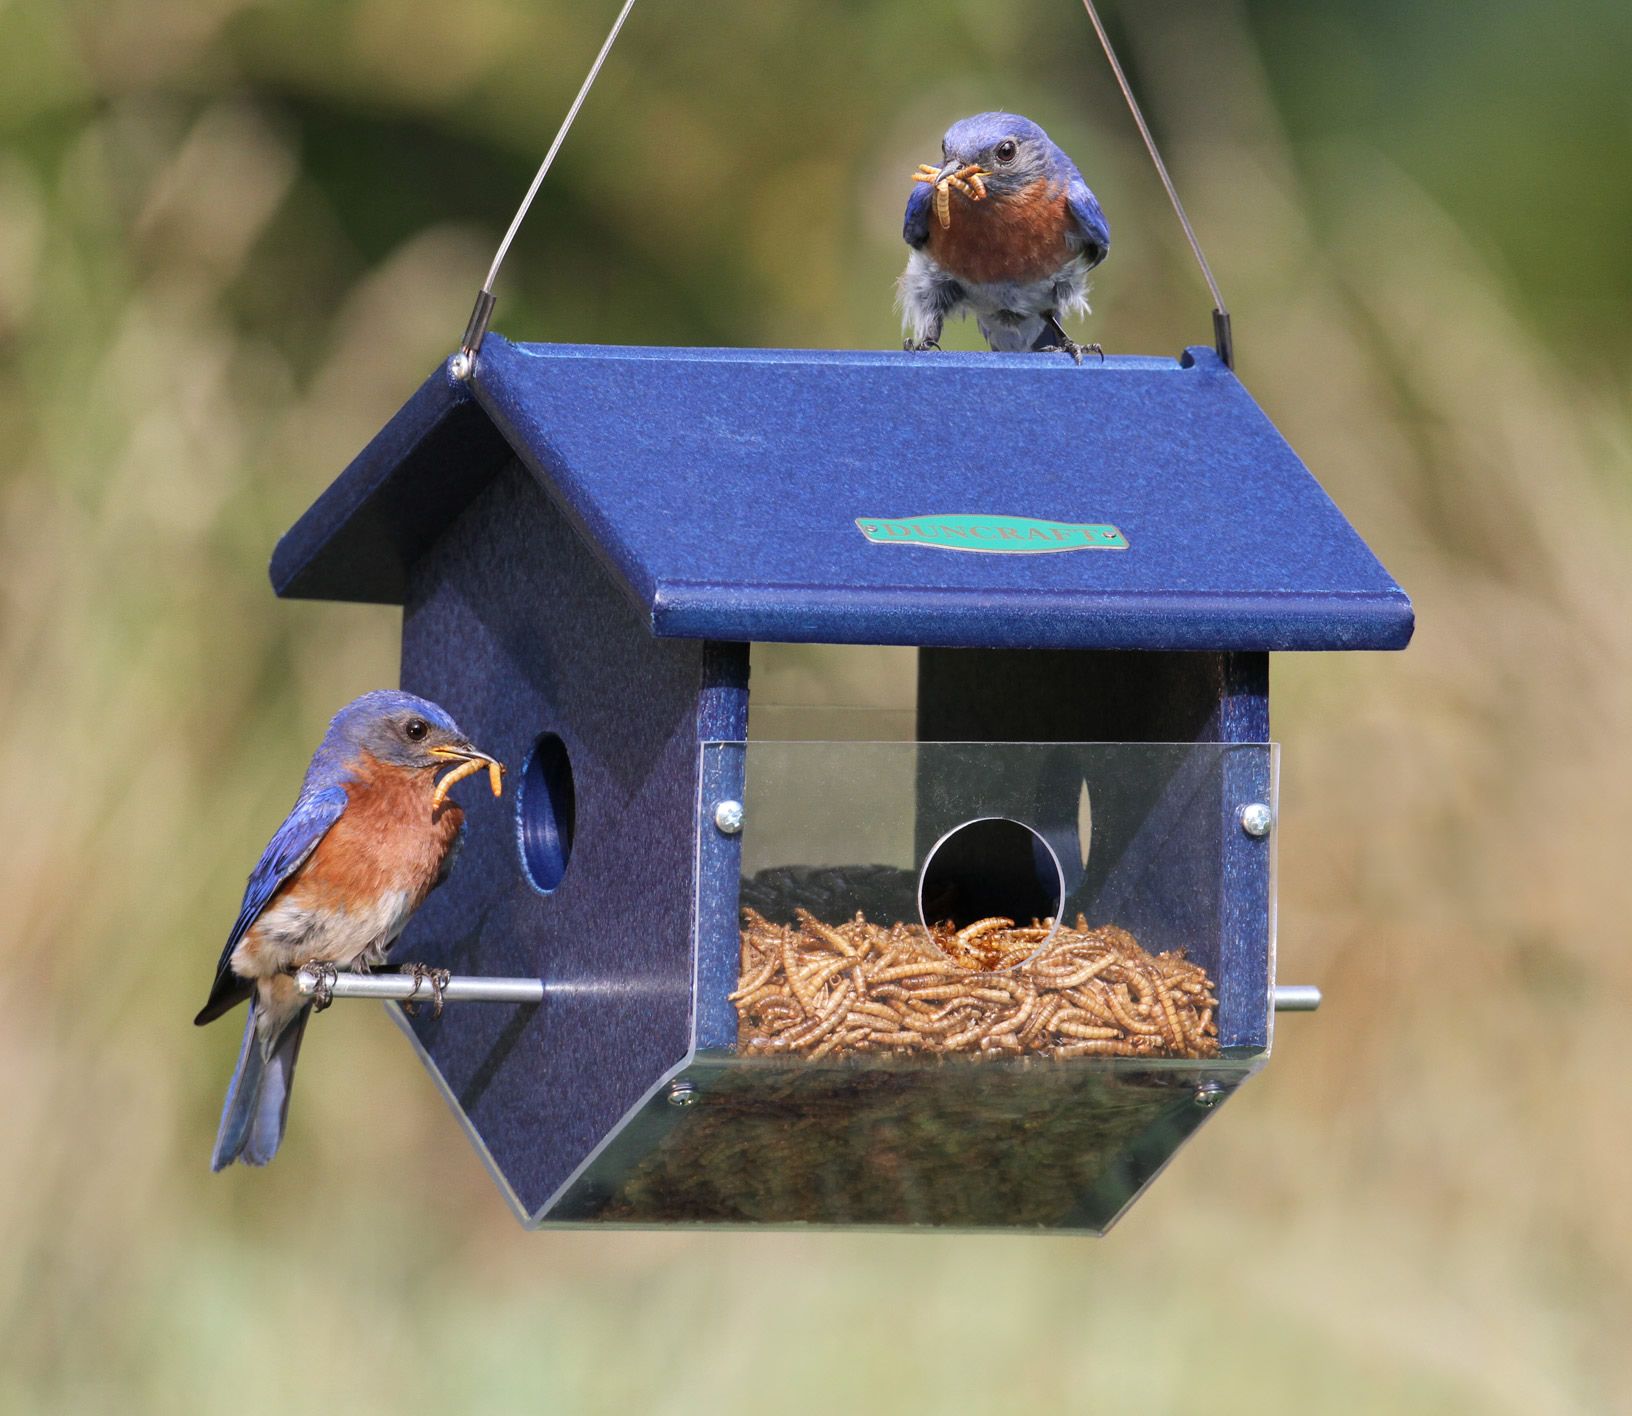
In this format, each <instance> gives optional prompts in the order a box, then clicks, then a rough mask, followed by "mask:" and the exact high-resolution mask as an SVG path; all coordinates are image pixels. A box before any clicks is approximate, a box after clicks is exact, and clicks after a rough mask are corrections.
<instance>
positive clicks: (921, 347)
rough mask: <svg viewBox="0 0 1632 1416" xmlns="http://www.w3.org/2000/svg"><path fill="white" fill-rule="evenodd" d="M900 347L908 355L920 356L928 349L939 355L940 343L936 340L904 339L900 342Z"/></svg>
mask: <svg viewBox="0 0 1632 1416" xmlns="http://www.w3.org/2000/svg"><path fill="white" fill-rule="evenodd" d="M901 347H902V349H904V350H906V352H907V353H908V354H922V353H924V352H925V351H927V350H930V349H933V350H934V351H935V352H936V353H937V354H939V353H940V352H941V341H940V340H938V339H916V340H915V339H904V340H902V341H901Z"/></svg>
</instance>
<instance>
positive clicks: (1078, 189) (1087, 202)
mask: <svg viewBox="0 0 1632 1416" xmlns="http://www.w3.org/2000/svg"><path fill="white" fill-rule="evenodd" d="M1065 210H1066V214H1067V215H1068V216H1069V217H1070V218H1071V241H1072V244H1073V245H1074V246H1076V248H1077V249H1078V250H1080V251H1081V252H1082V253H1083V255H1085V256H1087V258H1088V268H1089V269H1090V270H1092V269H1093V268H1094V267H1095V266H1097V265H1098V264H1099V263H1100V262H1101V261H1102V260H1104V259H1105V255H1106V253H1107V252H1108V251H1109V250H1110V249H1111V228H1110V226H1109V225H1108V224H1107V223H1106V221H1105V213H1104V212H1102V211H1101V210H1100V209H1099V202H1098V200H1097V199H1096V198H1095V196H1094V194H1093V193H1092V192H1090V191H1089V190H1088V184H1087V183H1086V182H1084V181H1083V180H1082V174H1081V173H1079V172H1077V171H1076V169H1075V168H1073V169H1072V171H1071V180H1070V183H1069V185H1068V187H1067V195H1066V204H1065Z"/></svg>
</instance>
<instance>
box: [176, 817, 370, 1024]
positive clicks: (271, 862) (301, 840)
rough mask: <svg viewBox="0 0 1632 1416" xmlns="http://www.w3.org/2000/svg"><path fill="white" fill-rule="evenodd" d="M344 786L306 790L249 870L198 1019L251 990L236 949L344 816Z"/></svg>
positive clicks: (224, 1008)
mask: <svg viewBox="0 0 1632 1416" xmlns="http://www.w3.org/2000/svg"><path fill="white" fill-rule="evenodd" d="M346 800H347V798H346V791H345V788H344V787H338V786H335V787H322V788H319V789H318V790H316V791H310V792H302V793H301V794H300V800H299V801H297V802H296V803H295V805H294V809H293V810H292V811H291V812H290V813H289V815H288V816H286V817H285V818H284V821H283V825H281V826H279V827H278V829H277V831H276V832H275V833H274V834H273V836H272V839H271V840H270V841H268V842H267V846H266V849H265V850H264V851H262V852H261V858H260V860H259V861H258V862H257V863H256V866H255V869H254V870H252V871H250V873H249V884H248V885H246V886H245V887H244V903H243V904H242V906H240V907H239V910H238V919H237V921H236V922H235V923H234V924H233V926H232V933H231V934H229V935H228V936H227V943H226V947H225V948H224V949H222V951H221V962H220V963H219V964H218V965H217V966H216V974H215V987H214V988H213V989H211V991H210V1000H209V1002H208V1003H206V1004H205V1005H204V1007H203V1008H202V1009H201V1010H200V1011H199V1014H198V1017H196V1018H195V1019H194V1020H193V1021H194V1022H196V1023H207V1022H210V1021H211V1020H212V1019H214V1018H218V1017H220V1016H221V1014H222V1013H225V1012H227V1011H228V1010H229V1009H231V1008H233V1007H235V1006H236V1005H237V1004H238V1003H240V1002H241V1001H242V1000H243V999H244V998H246V997H247V996H248V985H247V984H245V983H244V982H243V980H241V979H239V978H238V977H237V975H235V974H234V973H233V972H232V968H231V966H230V965H231V959H232V951H233V950H234V949H236V948H237V947H238V941H239V940H240V939H242V938H243V937H244V934H245V932H246V931H247V930H248V929H249V927H250V926H251V925H252V924H254V923H255V921H256V920H257V919H259V918H260V915H261V911H262V910H264V909H265V908H266V907H267V905H268V904H269V903H270V902H271V899H272V897H273V896H274V895H275V894H277V892H278V887H279V886H280V885H282V884H283V882H284V881H285V880H287V879H288V878H289V877H290V876H291V875H293V874H294V873H295V872H296V871H297V870H299V869H300V867H301V866H302V865H304V864H305V863H306V860H307V857H309V856H310V855H311V853H312V852H313V851H315V850H316V849H317V843H318V842H319V841H321V840H322V839H323V837H324V836H326V835H327V834H328V831H329V827H331V826H333V825H334V823H335V822H336V821H338V820H339V819H340V814H341V812H343V811H344V810H345V809H346Z"/></svg>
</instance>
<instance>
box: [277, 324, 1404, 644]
mask: <svg viewBox="0 0 1632 1416" xmlns="http://www.w3.org/2000/svg"><path fill="white" fill-rule="evenodd" d="M511 449H513V450H514V452H515V454H517V455H519V457H520V458H521V460H522V461H523V462H524V463H525V464H526V465H527V466H528V467H529V468H530V469H531V471H532V472H533V474H534V475H535V476H536V477H537V479H538V481H539V483H540V486H541V487H542V489H543V491H544V492H545V493H547V494H548V495H549V496H551V497H552V498H554V499H555V501H556V502H557V503H558V504H559V505H560V507H561V508H562V509H563V511H564V512H565V513H566V515H567V516H568V517H569V518H570V519H571V520H572V522H573V523H574V525H576V526H577V528H578V529H579V531H580V532H581V533H582V534H583V535H584V537H585V538H586V539H587V540H588V541H589V543H590V544H591V545H592V546H593V547H594V548H595V549H596V550H597V552H598V553H599V555H600V557H601V560H602V561H603V563H604V564H605V565H606V566H607V568H608V569H609V570H610V571H611V573H612V574H613V576H614V577H615V578H616V579H617V580H618V581H619V583H620V584H621V585H622V587H623V589H624V590H625V592H626V593H627V594H628V596H629V598H630V600H631V601H632V602H633V604H634V606H635V608H636V610H637V612H638V613H639V614H640V615H641V617H642V619H643V620H644V621H645V622H646V623H647V624H649V626H650V628H651V630H652V632H653V633H654V634H657V635H674V636H682V637H694V638H712V639H728V640H786V641H804V642H825V643H878V644H926V645H928V644H932V645H949V646H988V647H1016V648H1079V649H1090V648H1093V649H1266V650H1273V649H1397V648H1401V647H1403V646H1404V645H1405V643H1406V642H1407V641H1408V640H1409V639H1410V637H1411V629H1412V612H1411V602H1410V600H1409V599H1408V598H1407V597H1406V595H1405V592H1404V591H1403V590H1401V589H1400V587H1399V586H1398V585H1397V584H1395V582H1394V580H1393V579H1392V578H1391V577H1390V576H1389V574H1388V572H1387V571H1385V570H1384V569H1383V567H1382V566H1381V565H1380V564H1379V563H1378V561H1377V559H1376V558H1375V557H1374V556H1373V555H1372V554H1371V552H1370V550H1368V549H1367V547H1366V545H1365V543H1364V542H1363V541H1362V540H1361V539H1360V537H1359V536H1358V535H1357V534H1356V533H1355V531H1354V529H1353V528H1352V527H1351V526H1350V525H1349V524H1348V522H1347V521H1346V520H1344V518H1343V514H1342V513H1341V512H1340V511H1339V510H1338V509H1337V507H1336V506H1334V505H1333V503H1332V501H1331V500H1330V498H1328V497H1327V495H1326V494H1325V492H1323V491H1322V490H1321V488H1320V485H1319V484H1318V483H1317V482H1316V481H1315V479H1314V478H1313V477H1312V476H1311V475H1310V474H1309V472H1308V470H1307V469H1306V468H1305V467H1304V465H1303V463H1302V462H1300V461H1299V460H1298V457H1297V454H1296V453H1294V452H1293V451H1292V449H1291V448H1290V447H1289V446H1288V445H1287V443H1286V441H1285V440H1284V439H1283V438H1282V437H1281V436H1280V434H1279V433H1278V432H1276V430H1275V428H1274V426H1273V425H1272V424H1271V423H1270V421H1269V419H1268V418H1267V417H1265V416H1264V414H1263V412H1262V410H1260V409H1259V407H1258V405H1257V404H1256V403H1254V402H1253V401H1252V398H1251V397H1250V396H1249V395H1248V393H1247V391H1246V389H1245V388H1244V387H1242V385H1241V383H1240V381H1239V380H1238V379H1237V378H1236V377H1235V375H1234V374H1233V373H1231V372H1230V371H1229V370H1228V369H1227V368H1225V367H1224V366H1223V364H1222V363H1221V362H1220V361H1219V359H1218V357H1217V356H1216V355H1215V354H1214V353H1213V351H1212V350H1210V349H1205V348H1200V349H1191V350H1188V351H1187V352H1186V353H1185V355H1184V357H1183V358H1182V359H1180V360H1170V359H1155V358H1141V357H1113V358H1109V359H1107V360H1105V362H1104V363H1103V364H1101V363H1100V362H1099V361H1098V360H1096V359H1093V358H1090V359H1089V360H1088V361H1087V362H1086V363H1084V364H1083V365H1082V366H1081V367H1077V366H1076V365H1074V364H1072V362H1071V361H1070V360H1069V359H1067V358H1065V357H1063V356H1053V355H1031V354H1019V355H1017V354H952V353H945V354H941V353H930V354H898V353H893V352H890V353H882V352H880V353H873V352H849V351H843V352H841V351H805V350H778V349H741V350H737V349H641V348H616V347H602V346H571V345H549V344H512V343H510V342H509V341H507V340H505V339H502V338H500V337H498V336H490V337H489V338H488V341H487V343H486V344H485V346H484V347H483V350H482V354H481V358H480V360H479V361H478V366H477V371H476V376H475V378H474V379H473V380H472V381H471V383H469V384H463V383H459V382H457V381H456V380H454V379H452V378H451V377H450V376H449V375H448V374H447V372H446V370H445V369H443V370H439V371H438V372H437V373H435V374H433V375H432V377H431V378H430V379H429V380H427V381H426V383H425V384H424V386H423V387H421V389H420V390H419V392H418V393H416V394H415V395H414V397H413V398H412V399H410V400H409V402H408V403H407V404H406V405H405V406H404V407H403V409H402V410H401V411H400V412H399V413H398V414H397V415H396V417H395V418H393V419H392V420H391V422H390V423H388V424H387V425H386V427H385V429H384V430H383V431H382V432H381V433H380V434H379V436H378V437H376V438H375V440H374V441H373V442H372V443H370V444H369V446H368V447H367V448H366V449H365V450H364V451H363V452H362V454H361V455H360V456H359V457H358V458H357V459H356V461H354V462H353V463H352V465H351V466H350V467H348V468H347V469H346V471H345V472H344V473H343V474H342V475H341V476H340V478H339V479H338V480H337V481H336V482H335V483H334V485H333V486H331V487H330V488H329V490H328V491H327V492H325V493H324V494H323V496H322V497H320V498H319V499H318V501H317V502H316V503H315V504H314V505H313V506H312V508H311V509H310V510H309V511H308V512H307V513H306V514H305V515H304V516H303V517H302V518H301V519H300V521H299V522H298V523H297V524H296V525H295V526H294V527H293V529H291V530H290V532H289V533H288V534H287V535H286V536H285V537H284V538H283V539H282V541H280V542H279V544H278V548H277V551H276V553H275V554H274V556H273V560H272V579H273V584H274V586H275V587H276V589H277V591H278V593H279V594H280V595H291V596H304V597H319V598H333V599H350V600H375V601H385V602H400V601H401V599H402V597H403V593H404V587H405V577H406V568H407V566H408V565H410V564H411V563H412V561H413V560H414V558H415V557H416V556H418V555H419V554H421V553H422V552H423V551H424V549H425V548H426V547H428V546H429V545H430V544H431V543H432V542H433V541H434V540H435V538H436V537H437V536H438V535H439V534H440V533H441V531H442V529H443V528H444V527H446V526H447V524H448V523H449V522H450V521H451V520H452V519H453V517H455V516H457V515H458V514H459V512H460V511H461V510H462V509H463V508H464V507H465V506H466V505H468V504H469V502H470V501H471V500H472V499H473V498H474V497H475V496H476V495H477V494H478V493H479V492H480V491H481V490H482V488H483V487H485V486H486V485H487V483H488V482H489V481H491V480H492V478H493V477H494V475H495V474H496V473H497V472H498V470H499V469H500V467H502V466H503V465H504V463H505V462H506V461H507V460H508V458H509V456H510V450H511ZM990 517H1007V518H1024V519H1028V520H1030V519H1034V520H1037V521H1042V522H1052V523H1069V524H1071V525H1081V524H1084V523H1091V524H1094V525H1104V526H1109V527H1114V528H1115V532H1119V533H1120V538H1121V539H1124V540H1125V542H1126V547H1125V549H1103V548H1095V549H1086V550H1081V551H1071V552H1064V553H1057V554H1049V555H1028V554H983V555H977V554H968V553H967V552H966V551H963V550H957V549H947V548H945V547H943V546H935V545H925V544H912V543H910V542H911V540H912V537H913V536H914V535H920V533H917V532H910V533H909V532H908V531H906V530H904V529H903V523H904V522H906V521H909V520H912V519H924V520H925V523H926V527H927V531H926V532H925V533H922V534H927V535H928V536H929V538H930V539H940V540H945V541H950V542H952V543H953V544H957V543H958V542H959V541H963V540H967V539H968V538H969V537H970V536H974V537H976V538H977V540H976V542H974V543H971V548H973V545H974V544H978V542H979V540H980V539H990V538H993V537H995V536H997V535H998V534H999V533H998V532H997V531H996V530H994V529H993V526H994V525H998V524H1002V523H987V522H985V521H984V520H977V521H976V522H974V523H971V522H970V521H969V520H967V518H977V519H983V518H990ZM880 520H882V521H888V522H889V523H890V527H886V528H882V531H880V530H879V528H877V525H876V523H877V522H878V521H880ZM1008 524H1010V525H1013V524H1016V523H1008ZM863 525H866V526H871V527H874V529H875V534H882V535H883V536H884V537H885V542H884V543H882V544H880V543H879V541H878V540H876V539H870V538H869V536H868V535H867V534H864V530H863ZM971 525H974V526H976V527H977V528H983V529H975V530H973V531H971V530H970V527H971ZM937 528H940V529H937ZM892 529H893V530H894V532H895V533H896V535H897V540H898V542H900V541H905V542H906V543H896V544H891V543H889V533H890V531H891V530H892ZM1053 534H1054V533H1053V532H1052V531H1048V530H1046V529H1044V530H1037V531H1032V532H1031V533H1030V535H1031V536H1032V537H1033V539H1034V540H1040V539H1042V538H1043V537H1045V536H1049V535H1053ZM1087 534H1088V535H1089V536H1090V537H1092V536H1093V535H1094V534H1096V533H1087ZM920 538H921V536H920ZM1006 539H1007V541H1008V544H1005V545H1002V546H1000V547H999V549H1013V548H1014V546H1015V545H1018V544H1020V542H1019V540H1018V539H1017V538H1006ZM1116 539H1117V538H1116V536H1115V533H1113V532H1106V533H1103V540H1104V542H1105V543H1106V544H1112V543H1114V541H1115V540H1116Z"/></svg>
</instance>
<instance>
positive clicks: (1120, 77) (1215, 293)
mask: <svg viewBox="0 0 1632 1416" xmlns="http://www.w3.org/2000/svg"><path fill="white" fill-rule="evenodd" d="M1082 8H1083V9H1085V10H1086V11H1087V12H1088V18H1089V19H1090V20H1091V21H1092V22H1093V26H1094V33H1095V34H1097V35H1098V36H1099V44H1100V48H1102V49H1103V50H1104V51H1105V57H1106V58H1107V59H1108V60H1110V64H1111V72H1112V73H1113V74H1115V75H1116V86H1117V87H1118V88H1119V89H1121V90H1122V97H1123V98H1124V99H1125V100H1126V101H1127V105H1128V112H1130V113H1131V114H1133V121H1134V122H1135V123H1136V124H1137V125H1138V128H1139V136H1140V137H1141V138H1143V139H1144V140H1145V151H1146V152H1148V153H1149V154H1150V160H1151V162H1152V163H1154V164H1155V166H1156V175H1157V176H1158V177H1160V178H1161V179H1162V186H1163V187H1165V188H1166V189H1167V199H1168V201H1170V202H1172V203H1173V214H1174V215H1175V216H1177V217H1178V218H1179V225H1180V226H1182V227H1184V234H1185V238H1186V239H1187V240H1188V241H1189V242H1190V249H1191V250H1192V251H1193V252H1195V256H1196V264H1197V265H1198V266H1200V267H1201V275H1202V279H1203V280H1205V281H1206V282H1207V289H1208V290H1209V291H1210V292H1211V293H1212V297H1213V342H1214V344H1215V346H1216V347H1217V349H1218V357H1219V358H1220V359H1222V360H1223V361H1224V364H1225V367H1226V368H1231V369H1233V368H1234V367H1235V341H1234V340H1233V339H1232V338H1231V335H1230V312H1229V311H1228V310H1227V309H1226V308H1225V306H1224V296H1223V294H1222V293H1221V292H1220V291H1219V288H1218V282H1217V281H1216V280H1214V279H1213V268H1212V267H1211V266H1210V265H1208V264H1207V257H1206V256H1204V255H1203V254H1202V253H1201V242H1200V241H1198V240H1197V239H1196V229H1195V227H1193V226H1192V225H1191V224H1190V218H1189V217H1188V216H1186V215H1185V214H1184V203H1183V202H1181V201H1180V200H1179V194H1178V191H1177V189H1176V188H1175V187H1174V186H1173V179H1172V178H1171V177H1169V176H1168V175H1167V164H1166V163H1165V162H1163V161H1162V155H1161V153H1160V152H1158V151H1157V149H1156V139H1155V138H1153V137H1152V136H1151V135H1150V127H1149V125H1148V124H1147V123H1146V122H1145V115H1144V114H1143V113H1142V112H1141V111H1140V109H1139V100H1138V99H1136V98H1135V97H1134V96H1133V89H1132V87H1131V86H1130V85H1129V84H1128V76H1127V75H1126V74H1124V73H1123V72H1122V65H1121V62H1120V61H1119V60H1118V59H1117V57H1116V50H1115V49H1113V48H1112V47H1111V37H1110V35H1108V34H1106V33H1105V26H1104V25H1103V24H1102V23H1101V22H1100V18H1099V11H1098V10H1096V9H1095V8H1094V0H1082Z"/></svg>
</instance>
